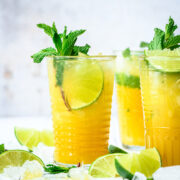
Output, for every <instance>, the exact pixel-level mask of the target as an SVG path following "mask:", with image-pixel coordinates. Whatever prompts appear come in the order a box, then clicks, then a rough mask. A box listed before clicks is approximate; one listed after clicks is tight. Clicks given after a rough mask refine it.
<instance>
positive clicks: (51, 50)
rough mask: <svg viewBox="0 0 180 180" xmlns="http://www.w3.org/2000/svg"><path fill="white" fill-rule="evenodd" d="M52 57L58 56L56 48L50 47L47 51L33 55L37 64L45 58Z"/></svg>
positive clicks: (43, 50)
mask: <svg viewBox="0 0 180 180" xmlns="http://www.w3.org/2000/svg"><path fill="white" fill-rule="evenodd" d="M52 55H57V52H56V50H55V49H54V48H52V47H49V48H46V49H42V50H41V51H39V52H37V53H35V54H33V55H32V56H31V57H32V58H33V60H34V62H35V63H40V62H41V61H42V60H43V59H44V57H46V56H52Z"/></svg>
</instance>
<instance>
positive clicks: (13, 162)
mask: <svg viewBox="0 0 180 180" xmlns="http://www.w3.org/2000/svg"><path fill="white" fill-rule="evenodd" d="M27 160H29V161H33V160H36V161H38V162H39V163H40V164H41V165H42V166H44V163H43V161H42V160H41V159H40V158H39V157H38V156H36V155H34V154H33V153H30V152H28V151H24V150H9V151H5V152H4V153H2V154H0V173H2V172H3V169H4V168H6V167H7V166H14V167H16V166H22V165H23V164H24V163H25V162H26V161H27Z"/></svg>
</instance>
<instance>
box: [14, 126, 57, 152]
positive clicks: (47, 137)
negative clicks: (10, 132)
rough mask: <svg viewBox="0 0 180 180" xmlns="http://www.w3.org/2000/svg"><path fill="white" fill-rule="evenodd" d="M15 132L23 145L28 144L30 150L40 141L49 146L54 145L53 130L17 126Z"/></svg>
mask: <svg viewBox="0 0 180 180" xmlns="http://www.w3.org/2000/svg"><path fill="white" fill-rule="evenodd" d="M14 133H15V136H16V139H17V140H18V142H19V143H20V144H21V145H24V146H27V147H28V148H29V149H30V150H32V149H33V147H36V146H37V145H38V144H39V143H40V142H42V143H43V144H45V145H47V146H53V145H54V141H53V132H52V131H50V130H43V131H38V130H36V129H28V128H20V127H15V128H14Z"/></svg>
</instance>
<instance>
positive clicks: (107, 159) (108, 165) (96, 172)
mask: <svg viewBox="0 0 180 180" xmlns="http://www.w3.org/2000/svg"><path fill="white" fill-rule="evenodd" d="M124 155H125V154H123V153H114V154H107V155H105V156H101V157H99V158H98V159H96V160H95V161H94V162H93V163H92V164H91V166H90V168H89V174H90V175H91V176H93V177H97V178H105V177H117V176H119V175H118V173H117V171H116V168H115V163H114V161H115V159H119V158H120V157H121V156H124Z"/></svg>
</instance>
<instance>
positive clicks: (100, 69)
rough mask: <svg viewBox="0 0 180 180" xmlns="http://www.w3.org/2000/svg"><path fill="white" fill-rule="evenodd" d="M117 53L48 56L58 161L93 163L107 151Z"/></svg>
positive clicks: (56, 159) (55, 155) (56, 158)
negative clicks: (109, 54)
mask: <svg viewBox="0 0 180 180" xmlns="http://www.w3.org/2000/svg"><path fill="white" fill-rule="evenodd" d="M114 59H115V57H114V56H87V57H74V56H71V57H67V56H65V57H62V56H59V57H56V56H55V57H49V58H48V74H49V86H50V95H51V103H52V119H53V128H54V137H55V153H54V159H55V161H56V162H57V163H63V164H67V165H68V164H77V163H79V162H83V163H84V164H90V163H92V162H93V161H94V160H95V159H96V158H97V157H99V156H102V155H104V154H107V153H108V150H107V149H108V139H109V126H110V116H111V101H112V93H113V84H114V72H113V70H114Z"/></svg>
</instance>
